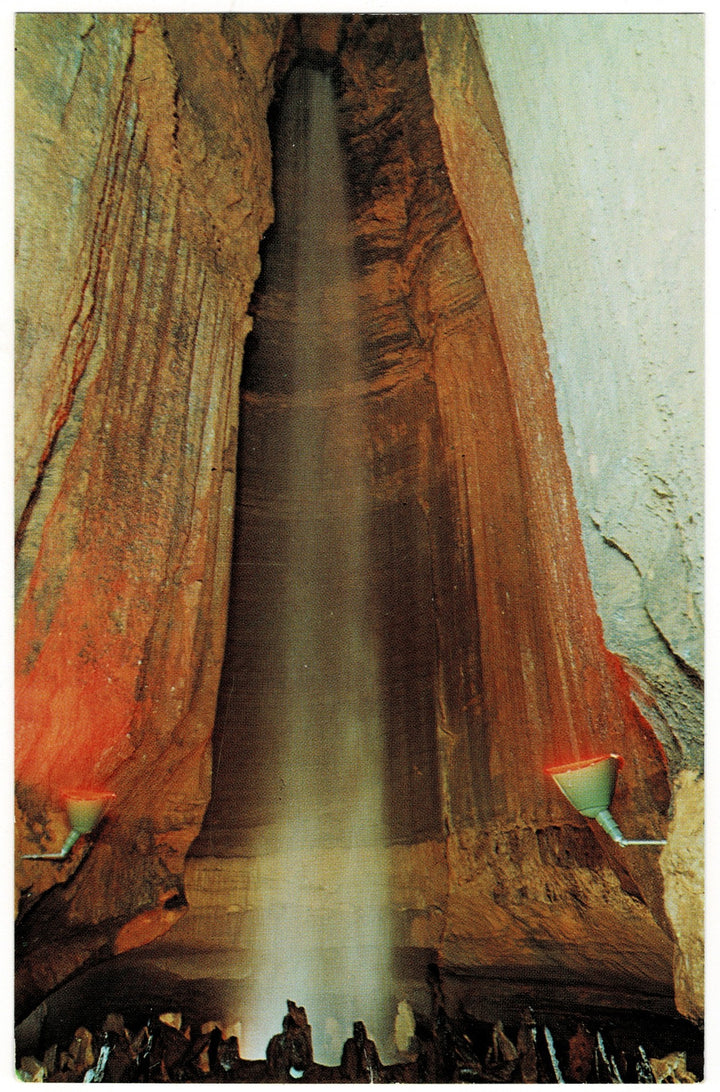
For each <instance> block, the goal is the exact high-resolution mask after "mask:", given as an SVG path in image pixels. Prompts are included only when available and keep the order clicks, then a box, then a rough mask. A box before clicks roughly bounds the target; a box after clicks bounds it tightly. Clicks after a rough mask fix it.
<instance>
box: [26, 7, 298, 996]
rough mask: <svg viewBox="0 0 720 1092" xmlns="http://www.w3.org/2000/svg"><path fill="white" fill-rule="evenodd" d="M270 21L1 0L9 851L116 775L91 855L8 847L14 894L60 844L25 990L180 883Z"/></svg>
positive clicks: (262, 153) (160, 906)
mask: <svg viewBox="0 0 720 1092" xmlns="http://www.w3.org/2000/svg"><path fill="white" fill-rule="evenodd" d="M283 22H284V18H283V17H281V16H262V17H259V18H258V17H250V18H249V19H248V18H246V17H244V16H236V17H234V18H232V19H230V20H225V19H223V18H222V17H220V16H201V17H197V18H196V17H194V16H183V17H176V16H172V15H170V16H164V17H159V16H150V15H143V16H137V17H132V16H126V15H117V16H115V15H104V16H101V17H97V19H95V18H94V17H92V16H88V15H61V16H55V15H30V14H24V15H20V16H19V17H18V20H17V46H18V190H19V193H20V200H19V205H18V263H17V281H18V286H19V288H18V344H17V370H18V399H17V436H18V467H19V476H18V484H17V499H18V566H17V569H18V576H19V594H18V621H17V665H18V675H17V687H16V698H17V707H16V716H17V752H16V777H17V785H18V800H19V803H20V807H21V809H22V813H23V814H22V819H23V822H21V823H19V824H18V828H17V835H18V837H17V846H18V851H19V852H20V853H22V852H27V851H37V850H38V849H39V848H46V849H48V848H49V849H54V848H56V846H55V845H52V844H50V842H49V840H48V839H44V838H43V836H42V835H43V830H42V824H43V822H45V821H46V819H47V817H48V816H54V817H57V816H58V815H59V812H60V809H61V803H60V801H59V793H60V791H61V790H62V789H66V788H74V787H79V786H83V785H88V784H89V785H91V786H105V787H109V788H112V790H113V791H115V792H116V793H117V801H116V804H115V806H114V808H113V811H112V814H111V815H110V817H109V821H108V822H107V823H106V826H105V830H104V832H103V833H102V834H101V835H100V838H99V841H98V844H97V845H96V846H95V848H94V849H93V852H92V854H91V855H90V856H89V857H88V858H87V859H85V860H83V853H82V850H81V848H80V847H79V848H78V851H77V852H76V853H74V854H73V855H72V858H71V859H69V860H68V861H67V862H65V863H63V864H62V865H60V866H58V865H54V864H50V863H48V862H19V865H18V887H19V889H20V891H21V892H22V895H23V899H22V908H23V910H24V911H26V910H27V909H28V907H29V906H30V905H32V904H33V902H34V901H35V899H36V897H37V895H38V894H39V893H40V892H41V891H42V890H43V889H44V888H45V887H47V886H48V884H52V883H54V882H55V883H56V882H57V880H63V881H66V880H68V878H69V876H70V874H71V873H73V871H74V870H75V869H78V871H77V873H76V875H75V877H74V879H72V880H71V881H70V882H69V883H64V884H63V885H62V886H56V887H55V888H54V890H53V891H52V893H51V894H50V895H48V896H47V898H46V900H45V902H44V904H43V907H42V911H41V913H40V914H39V916H36V918H35V919H32V918H29V919H26V927H23V929H22V931H21V940H20V942H19V945H18V955H19V957H20V959H21V964H20V970H19V972H18V993H19V998H20V1001H21V1004H22V1003H23V1002H24V1001H26V1002H29V1001H31V1000H32V999H33V998H35V997H36V996H37V995H38V993H39V994H42V992H44V991H46V990H47V989H49V988H51V987H52V985H53V984H54V983H56V982H57V981H60V980H62V978H64V977H65V976H66V975H67V973H69V972H70V971H72V970H74V969H75V967H76V966H77V965H79V964H81V963H82V962H84V961H85V960H86V959H88V958H90V957H91V956H92V955H93V953H95V954H96V953H97V952H98V951H101V950H102V951H107V950H109V949H112V947H113V943H114V938H116V937H118V938H119V939H118V941H117V943H118V945H119V946H120V947H123V946H124V945H126V944H127V943H128V942H129V941H128V938H129V933H128V926H127V923H128V921H129V920H131V919H133V918H135V917H136V916H137V915H138V914H142V915H144V917H143V918H142V922H143V925H142V927H140V926H139V925H138V926H137V928H136V930H135V931H136V934H137V935H136V938H135V939H136V941H137V940H139V939H145V940H146V939H149V938H150V937H152V936H153V935H156V934H157V933H158V932H161V931H162V930H163V929H164V928H166V927H167V926H168V924H169V923H172V921H173V920H174V919H175V917H176V916H177V911H178V909H179V908H182V906H183V904H184V899H183V896H182V864H183V859H184V855H185V852H186V850H187V847H188V846H189V844H190V843H191V841H192V840H193V837H194V836H195V834H196V833H197V830H198V828H199V824H200V821H201V819H202V815H203V812H204V809H205V806H206V804H207V800H208V798H209V793H210V783H209V771H210V764H209V757H210V755H209V741H210V736H211V732H212V725H213V717H214V709H215V700H216V692H217V681H218V676H219V671H220V666H221V662H222V654H223V646H224V630H225V612H226V602H227V579H228V567H229V554H230V539H229V535H230V534H231V521H232V510H233V500H234V491H235V474H234V468H235V453H236V435H237V387H238V381H239V376H240V369H241V363H242V352H243V344H244V339H245V335H246V333H247V330H248V329H249V326H250V320H249V319H248V318H247V303H248V299H249V296H250V293H251V290H252V286H253V283H254V281H255V278H256V276H257V272H258V268H259V266H258V243H259V239H260V236H261V235H262V233H263V231H264V229H265V227H266V226H267V224H268V223H269V221H270V219H271V201H270V148H269V141H268V135H267V129H266V125H265V113H266V109H267V104H268V100H269V96H270V93H271V90H272V87H271V84H270V83H269V82H268V79H267V72H268V68H269V66H270V64H271V62H272V57H273V54H274V52H275V50H276V46H277V39H278V35H279V32H280V31H281V28H282V24H283ZM57 825H59V819H58V821H57V822H56V827H57ZM48 833H49V834H52V833H54V831H53V830H49V831H48ZM81 861H82V863H83V867H82V869H79V868H78V866H79V864H80V862H81ZM168 902H170V903H171V904H172V906H171V908H170V909H169V910H168V909H167V904H168ZM49 921H53V922H54V928H55V936H58V935H60V936H63V937H64V939H63V943H62V944H61V945H58V944H57V942H56V941H55V940H54V938H53V937H52V936H49V935H48V934H47V923H48V922H49ZM30 951H33V952H34V955H33V960H34V961H35V962H33V960H30V962H24V961H23V956H24V955H25V953H26V952H30Z"/></svg>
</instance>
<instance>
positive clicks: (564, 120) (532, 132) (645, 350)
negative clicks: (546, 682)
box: [476, 14, 704, 768]
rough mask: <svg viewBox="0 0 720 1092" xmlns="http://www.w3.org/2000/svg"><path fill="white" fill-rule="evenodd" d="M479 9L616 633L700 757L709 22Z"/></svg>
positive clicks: (602, 588)
mask: <svg viewBox="0 0 720 1092" xmlns="http://www.w3.org/2000/svg"><path fill="white" fill-rule="evenodd" d="M476 21H477V26H478V29H479V33H480V37H481V41H482V45H483V51H484V54H485V57H486V60H487V63H488V67H489V71H490V76H491V79H492V84H493V89H494V91H495V95H496V98H497V101H498V106H499V110H500V114H501V116H502V120H503V128H504V131H505V134H506V137H507V141H508V145H509V148H510V158H511V162H512V167H513V178H514V180H515V184H516V186H517V190H518V195H519V199H520V205H521V208H522V211H523V234H524V238H525V242H526V246H527V250H528V256H529V259H530V264H531V266H532V270H533V277H534V281H535V285H536V288H537V297H538V305H539V308H540V313H541V315H542V320H543V330H544V333H545V337H546V340H547V343H548V350H549V357H550V361H551V369H552V374H553V379H554V383H555V389H556V393H557V404H558V413H559V417H560V421H561V423H562V427H563V433H564V437H565V449H566V452H567V457H568V461H569V464H570V467H571V470H572V475H573V485H574V490H575V496H576V499H577V504H578V511H579V514H580V519H581V522H582V527H583V538H584V542H585V549H586V553H587V558H588V566H589V570H590V576H591V579H592V583H593V590H594V593H595V597H596V601H597V604H598V610H599V612H600V616H601V618H602V621H603V629H604V633H605V639H606V642H607V644H608V647H609V648H611V649H613V650H614V651H616V652H618V653H619V654H620V655H621V656H622V657H623V659H624V660H625V662H626V663H627V664H628V665H632V669H633V671H634V672H635V673H636V674H637V676H638V678H639V679H640V680H642V682H643V685H644V687H645V688H646V690H647V691H649V695H650V697H651V703H650V707H649V709H648V715H649V716H650V717H651V719H652V720H653V724H654V726H655V727H656V730H657V731H658V732H659V733H662V734H663V736H664V738H665V739H668V740H669V737H673V738H674V740H675V741H677V745H679V747H680V749H681V751H682V754H683V763H684V764H687V765H691V766H694V767H696V768H699V767H701V766H702V738H703V735H702V724H703V704H702V679H703V674H704V669H703V653H704V628H703V590H704V585H703V549H704V540H703V533H704V532H703V522H704V519H703V517H704V512H703V441H704V413H703V397H704V380H703V352H704V340H703V339H704V331H703V321H704V305H703V294H704V293H703V267H704V255H703V246H704V192H703V157H704V144H703V142H704V119H703V99H704V84H703V19H702V16H701V15H689V14H686V15H677V14H667V15H660V14H650V15H641V16H638V15H599V14H594V15H583V16H580V17H577V16H573V15H554V16H549V15H540V14H537V15H527V16H516V15H479V16H477V19H476ZM549 133H551V134H552V137H551V139H548V134H549ZM652 702H654V703H656V705H657V709H656V710H654V711H653V710H652ZM663 721H664V722H665V723H663ZM668 749H670V750H672V743H671V742H670V741H669V742H668Z"/></svg>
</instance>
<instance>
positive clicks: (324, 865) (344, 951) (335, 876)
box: [242, 64, 390, 1063]
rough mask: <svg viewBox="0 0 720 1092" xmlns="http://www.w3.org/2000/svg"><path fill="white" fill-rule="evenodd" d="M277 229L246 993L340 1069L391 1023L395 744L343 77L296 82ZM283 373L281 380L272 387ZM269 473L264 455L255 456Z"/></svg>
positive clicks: (260, 351) (263, 316)
mask: <svg viewBox="0 0 720 1092" xmlns="http://www.w3.org/2000/svg"><path fill="white" fill-rule="evenodd" d="M275 180H276V191H275V192H276V220H275V224H274V226H273V229H272V233H271V236H270V238H269V240H268V245H267V248H266V252H265V254H264V265H263V276H264V279H265V281H266V282H267V283H272V284H273V286H274V291H275V297H274V298H275V299H276V300H279V301H280V302H279V303H278V304H277V306H278V308H279V310H280V311H281V313H282V317H281V319H280V320H278V316H277V315H276V314H274V313H272V310H273V309H272V308H271V309H270V312H271V313H268V309H267V308H266V309H265V311H262V309H260V310H259V312H258V316H257V319H256V324H255V330H254V335H253V337H254V342H255V352H254V355H253V359H252V362H251V365H250V366H249V367H248V372H249V378H248V379H247V380H246V391H245V394H244V399H245V404H246V411H247V412H250V411H251V404H252V398H253V393H252V390H253V383H254V382H255V380H254V378H253V377H255V378H256V381H257V383H258V384H261V383H263V382H264V380H263V374H265V376H266V380H265V382H266V383H267V387H270V388H271V393H267V387H266V389H265V390H264V392H263V395H262V399H263V403H264V405H265V406H267V404H268V401H271V402H273V413H274V427H273V430H272V434H273V438H272V449H273V451H272V453H270V454H268V455H267V467H266V469H265V470H263V469H262V467H261V471H260V472H262V473H266V474H267V475H270V476H272V477H273V479H274V480H273V493H274V496H276V497H277V499H278V504H279V506H280V507H281V509H282V511H283V519H282V520H281V523H282V526H283V527H284V528H286V530H285V531H284V532H281V533H280V534H279V536H278V538H277V539H276V540H275V541H273V542H272V543H269V544H268V549H271V550H273V551H275V554H276V556H277V573H278V577H277V582H276V585H275V587H274V589H273V599H274V602H273V610H274V612H275V626H276V630H277V632H276V634H275V637H274V641H273V647H274V649H275V657H274V660H273V662H268V663H267V664H266V665H265V669H264V670H265V671H266V676H267V677H266V679H265V680H264V683H263V685H264V686H265V687H266V689H267V691H268V694H269V695H272V697H271V698H270V699H269V700H270V701H271V703H272V705H273V707H274V709H276V710H277V711H279V712H278V715H279V716H280V717H281V718H282V720H283V723H282V724H281V725H280V726H279V727H280V731H279V732H278V733H276V734H277V735H278V736H279V738H280V740H281V741H282V743H281V747H280V753H279V754H278V755H277V756H276V758H275V761H274V766H273V767H272V768H273V769H274V770H275V772H276V779H277V780H276V783H275V782H273V783H272V784H268V785H267V786H266V791H267V793H268V794H271V795H272V797H273V800H274V809H273V811H274V814H273V819H272V821H271V822H270V823H268V824H266V825H265V826H264V827H263V829H262V831H258V832H257V834H256V838H255V844H254V846H253V854H254V855H256V860H257V869H258V876H257V879H258V890H259V891H261V892H262V893H263V895H262V902H263V905H262V907H261V909H260V911H259V912H258V913H257V915H256V920H255V927H254V934H253V935H252V937H251V939H250V944H249V947H250V950H251V952H252V957H253V973H252V979H251V981H249V982H247V981H246V982H245V983H243V987H242V988H243V990H244V992H245V993H246V994H248V993H249V996H247V1003H246V1005H245V1011H246V1013H248V1017H247V1019H246V1020H245V1021H244V1026H243V1040H244V1049H245V1050H247V1051H249V1052H250V1053H251V1054H252V1055H254V1056H257V1055H258V1053H261V1052H263V1051H264V1048H265V1046H266V1044H267V1041H268V1039H269V1037H270V1035H271V1034H273V1033H274V1032H276V1031H278V1030H279V1027H280V1023H281V1020H282V1017H283V1014H284V1012H285V1007H286V1006H285V1002H286V999H287V998H291V999H292V1000H293V1001H295V1002H297V1003H298V1004H300V1005H304V1006H305V1008H306V1010H307V1014H308V1019H309V1021H310V1023H311V1024H312V1025H313V1040H314V1048H315V1057H316V1060H318V1061H324V1062H327V1063H337V1061H338V1060H339V1055H340V1050H341V1046H342V1042H343V1040H344V1039H345V1038H347V1037H349V1036H350V1035H351V1034H352V1022H353V1021H354V1020H358V1019H362V1020H363V1021H364V1022H365V1024H366V1026H367V1028H368V1031H369V1033H370V1034H371V1035H375V1036H378V1038H379V1039H380V1040H381V1039H382V1035H383V1033H384V1031H385V1030H386V1028H387V1026H388V1020H389V1011H388V1010H389V1001H388V999H387V998H386V991H387V990H388V983H389V981H390V973H389V972H390V968H389V935H388V933H389V927H388V924H387V921H388V899H387V894H386V887H387V883H386V874H385V869H386V863H385V851H384V843H385V838H384V823H383V788H382V786H383V760H382V756H383V740H382V731H381V718H380V708H379V696H378V677H377V676H378V668H377V658H376V653H375V647H374V640H373V633H372V629H373V627H372V609H371V601H372V595H371V586H370V564H369V556H368V550H369V520H370V495H371V491H370V481H369V463H370V458H369V455H368V451H369V438H368V432H367V425H366V423H365V419H364V409H363V389H364V387H363V384H362V382H361V376H360V372H361V363H362V361H361V338H360V332H359V317H358V298H357V278H356V275H355V271H354V267H353V261H352V252H351V246H350V242H349V223H348V212H347V201H346V191H345V180H344V166H343V157H342V152H341V148H340V144H339V140H338V129H337V118H336V104H335V96H334V89H333V83H332V76H331V74H330V73H329V72H328V71H321V70H320V69H318V68H315V67H312V66H310V65H308V64H298V65H296V66H295V68H294V69H293V70H292V71H291V73H290V74H289V76H288V79H287V83H286V89H285V93H284V97H283V100H282V103H281V106H280V115H279V119H278V128H277V135H276V147H275ZM268 377H269V378H268ZM255 459H256V460H259V461H260V462H262V459H263V455H262V454H261V453H257V452H256V453H255Z"/></svg>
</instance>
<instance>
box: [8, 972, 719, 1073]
mask: <svg viewBox="0 0 720 1092" xmlns="http://www.w3.org/2000/svg"><path fill="white" fill-rule="evenodd" d="M523 1004H524V1003H523ZM432 1010H433V1011H432V1015H430V1016H427V1015H425V1016H423V1015H420V1014H417V1013H416V1014H414V1018H415V1032H414V1035H413V1036H412V1038H411V1039H410V1041H409V1042H408V1044H407V1047H408V1048H407V1051H406V1052H405V1053H404V1054H403V1055H402V1060H401V1061H399V1062H395V1063H393V1064H389V1065H388V1064H383V1062H382V1060H381V1058H380V1056H379V1053H378V1051H377V1048H376V1046H375V1044H374V1043H373V1042H372V1040H371V1039H369V1038H367V1037H366V1032H365V1028H364V1025H363V1024H362V1023H361V1022H358V1023H356V1024H355V1025H354V1031H353V1037H352V1038H351V1039H348V1040H347V1042H346V1043H345V1046H344V1048H343V1050H342V1057H341V1058H340V1059H338V1064H337V1065H334V1066H325V1065H320V1064H318V1063H316V1062H315V1061H314V1060H313V1049H312V1028H311V1026H310V1025H309V1023H308V1020H307V1016H306V1014H305V1010H304V1008H302V1007H301V1006H296V1005H295V1004H294V1003H293V1002H292V1001H288V1012H287V1014H286V1015H285V1016H284V1018H283V1021H282V1030H281V1031H279V1032H278V1034H276V1035H275V1036H273V1038H272V1039H271V1040H270V1042H269V1043H268V1048H267V1051H266V1057H265V1058H264V1059H259V1060H246V1059H244V1058H241V1057H240V1053H239V1049H238V1040H237V1038H236V1036H234V1035H233V1034H232V1029H224V1028H222V1027H220V1026H218V1024H216V1023H214V1022H208V1023H205V1024H201V1025H200V1026H197V1025H195V1026H193V1024H191V1023H189V1022H186V1021H185V1020H184V1018H183V1015H182V1014H181V1013H179V1012H162V1013H161V1012H158V1011H155V1012H150V1013H148V1014H147V1016H146V1018H145V1019H143V1020H141V1021H139V1022H138V1020H137V1019H136V1020H134V1021H130V1022H126V1019H125V1018H124V1017H123V1016H122V1015H120V1014H118V1013H117V1012H108V1013H106V1014H105V1016H104V1017H100V1016H99V1015H98V1009H97V1007H96V1008H95V1016H94V1017H93V1016H91V1014H90V1013H88V1017H89V1018H88V1019H87V1021H86V1024H84V1025H82V1026H79V1027H77V1028H76V1030H75V1031H74V1033H71V1034H70V1035H69V1036H68V1035H66V1036H65V1037H64V1038H61V1039H60V1040H59V1041H57V1042H53V1043H51V1044H50V1045H49V1046H44V1047H43V1044H42V1042H41V1041H38V1043H37V1045H36V1049H35V1051H34V1053H32V1054H25V1055H23V1056H22V1057H18V1059H17V1076H18V1078H19V1079H20V1080H22V1081H32V1082H68V1083H73V1082H75V1083H96V1082H100V1083H111V1082H112V1083H205V1082H208V1083H231V1084H232V1083H293V1082H300V1083H303V1082H305V1083H345V1084H355V1083H381V1084H382V1083H386V1084H397V1083H414V1084H442V1083H459V1084H463V1083H465V1084H502V1083H525V1084H563V1083H580V1084H583V1083H600V1084H638V1083H639V1084H643V1083H645V1084H660V1083H694V1082H695V1081H700V1080H702V1077H703V1072H702V1070H703V1038H702V1032H701V1031H700V1029H698V1028H697V1027H696V1026H695V1025H693V1024H690V1023H688V1022H687V1021H685V1020H682V1019H680V1018H675V1019H673V1018H667V1017H660V1016H657V1015H656V1014H648V1013H614V1014H604V1015H603V1016H602V1017H599V1016H596V1017H595V1018H592V1017H588V1016H586V1015H585V1014H576V1015H570V1014H568V1013H565V1014H559V1013H554V1014H551V1015H547V1016H546V1015H540V1013H539V1012H537V1011H536V1010H535V1009H534V1008H533V1006H532V1005H530V1004H524V1007H522V1008H518V1011H517V1014H516V1017H515V1018H514V1019H507V1018H506V1019H505V1021H502V1020H500V1019H497V1020H495V1021H494V1022H490V1021H483V1020H478V1019H476V1018H474V1017H472V1016H471V1015H470V1014H469V1013H468V1012H467V1011H465V1009H464V1008H463V1007H462V1006H461V1007H460V1010H459V1011H458V1012H457V1013H456V1014H455V1015H453V1016H452V1017H451V1016H449V1015H448V1013H447V1011H446V1009H445V1005H444V1003H443V1001H442V999H441V1000H438V994H437V991H436V993H435V997H434V998H433V1006H432Z"/></svg>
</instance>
